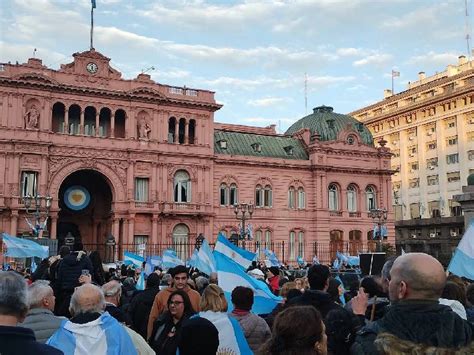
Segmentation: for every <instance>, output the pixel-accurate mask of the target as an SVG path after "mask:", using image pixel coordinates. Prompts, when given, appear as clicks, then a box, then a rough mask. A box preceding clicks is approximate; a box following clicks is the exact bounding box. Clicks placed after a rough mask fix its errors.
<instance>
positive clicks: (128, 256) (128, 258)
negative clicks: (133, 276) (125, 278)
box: [123, 251, 145, 267]
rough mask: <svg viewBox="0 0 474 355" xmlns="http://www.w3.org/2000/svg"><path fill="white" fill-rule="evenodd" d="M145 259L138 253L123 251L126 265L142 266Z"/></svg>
mask: <svg viewBox="0 0 474 355" xmlns="http://www.w3.org/2000/svg"><path fill="white" fill-rule="evenodd" d="M144 261H145V259H144V258H143V257H142V256H140V255H137V254H133V253H130V252H129V251H126V252H124V253H123V262H124V264H125V265H134V266H135V267H142V265H143V262H144Z"/></svg>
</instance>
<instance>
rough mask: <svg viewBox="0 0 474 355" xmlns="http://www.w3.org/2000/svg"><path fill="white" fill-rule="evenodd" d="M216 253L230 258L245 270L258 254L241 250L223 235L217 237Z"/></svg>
mask: <svg viewBox="0 0 474 355" xmlns="http://www.w3.org/2000/svg"><path fill="white" fill-rule="evenodd" d="M214 252H219V253H221V254H223V255H225V256H227V257H228V258H230V259H232V260H234V261H235V262H236V263H237V264H239V265H240V266H242V267H243V268H244V269H247V268H248V267H249V266H250V265H251V264H252V261H253V260H254V259H255V256H256V254H255V253H252V252H250V251H248V250H245V249H242V248H239V247H238V246H235V245H234V244H232V243H231V242H229V240H227V238H226V237H224V236H223V235H222V234H221V233H219V235H218V236H217V242H216V246H215V248H214Z"/></svg>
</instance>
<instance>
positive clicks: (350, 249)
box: [84, 236, 386, 264]
mask: <svg viewBox="0 0 474 355" xmlns="http://www.w3.org/2000/svg"><path fill="white" fill-rule="evenodd" d="M189 238H190V240H193V239H194V238H195V236H192V237H191V236H190V237H189ZM384 244H386V243H384ZM210 246H211V247H212V248H213V247H214V244H212V243H210ZM239 246H240V247H241V248H244V249H246V250H249V251H251V252H253V253H256V252H257V251H258V252H259V259H261V260H263V259H265V255H264V254H263V250H264V249H268V250H272V251H273V252H274V253H275V255H276V256H277V258H278V260H279V261H280V262H283V263H289V264H295V263H296V258H297V257H298V256H302V257H303V259H304V260H305V261H306V262H311V261H312V260H313V257H314V256H316V257H317V258H318V260H319V261H320V262H321V263H323V264H330V263H332V261H333V260H334V259H335V258H336V252H337V251H339V252H342V253H345V254H350V255H357V254H359V253H364V252H374V251H375V250H376V248H377V242H376V241H368V242H367V243H366V244H365V245H364V244H363V243H362V242H361V241H348V242H347V241H337V242H334V243H328V242H325V243H320V242H310V243H295V244H290V243H289V242H286V241H277V242H271V243H259V242H256V241H239ZM84 247H85V249H86V250H87V251H93V250H97V251H99V253H100V255H101V257H102V258H103V261H104V262H112V261H114V260H113V258H112V256H113V255H115V258H118V259H119V260H123V253H124V252H125V251H129V252H132V253H135V254H138V255H141V256H143V257H147V256H151V255H162V254H163V251H165V250H166V249H174V250H175V251H176V253H177V254H178V256H179V257H180V258H181V259H182V260H186V259H188V258H190V257H191V255H192V253H193V252H194V249H195V248H196V243H195V242H188V243H156V244H148V243H146V244H138V243H133V244H121V245H113V246H110V245H105V244H84ZM111 248H113V250H112V249H111Z"/></svg>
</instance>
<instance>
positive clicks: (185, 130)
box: [184, 121, 189, 144]
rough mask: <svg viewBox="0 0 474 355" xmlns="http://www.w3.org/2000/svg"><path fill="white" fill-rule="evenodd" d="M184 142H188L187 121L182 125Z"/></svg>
mask: <svg viewBox="0 0 474 355" xmlns="http://www.w3.org/2000/svg"><path fill="white" fill-rule="evenodd" d="M184 144H189V121H186V123H185V125H184Z"/></svg>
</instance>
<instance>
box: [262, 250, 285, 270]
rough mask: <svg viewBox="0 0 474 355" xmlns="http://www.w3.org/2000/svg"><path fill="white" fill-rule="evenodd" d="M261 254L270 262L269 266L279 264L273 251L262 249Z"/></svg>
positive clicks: (278, 265)
mask: <svg viewBox="0 0 474 355" xmlns="http://www.w3.org/2000/svg"><path fill="white" fill-rule="evenodd" d="M263 254H265V257H266V258H267V260H268V261H269V262H270V266H276V267H280V266H281V264H280V261H279V260H278V258H277V256H276V255H275V253H274V252H273V251H271V250H268V249H263Z"/></svg>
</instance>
